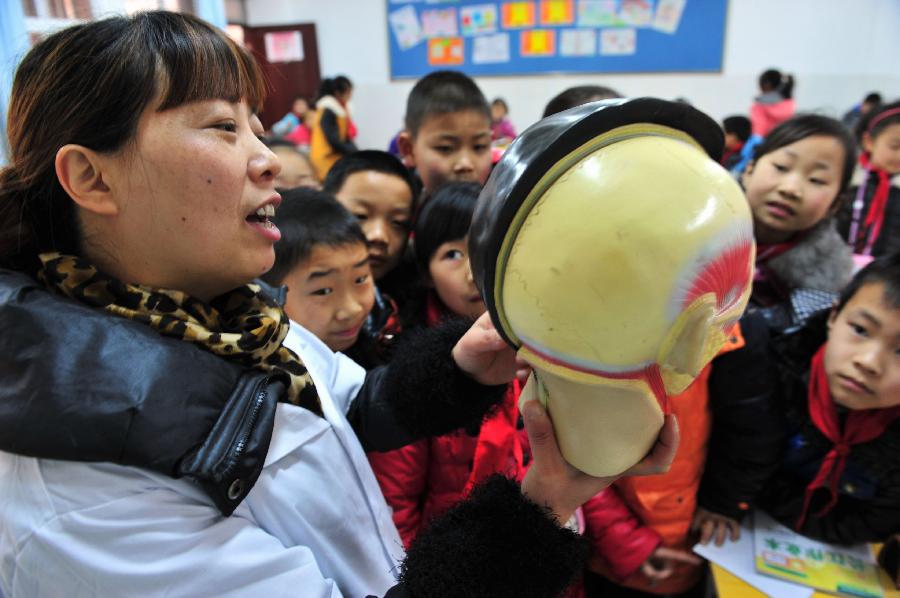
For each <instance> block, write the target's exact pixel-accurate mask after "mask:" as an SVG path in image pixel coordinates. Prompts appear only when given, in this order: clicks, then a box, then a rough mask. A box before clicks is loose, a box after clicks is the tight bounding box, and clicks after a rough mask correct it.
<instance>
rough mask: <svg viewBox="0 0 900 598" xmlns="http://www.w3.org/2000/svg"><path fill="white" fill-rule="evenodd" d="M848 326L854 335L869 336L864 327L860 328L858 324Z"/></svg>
mask: <svg viewBox="0 0 900 598" xmlns="http://www.w3.org/2000/svg"><path fill="white" fill-rule="evenodd" d="M849 325H850V328H851V329H852V330H853V333H854V334H857V335H859V336H868V335H869V332H868V331H867V330H866V328H865V326H860V325H859V324H854V323H853V322H850V323H849Z"/></svg>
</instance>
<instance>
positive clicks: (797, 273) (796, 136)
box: [741, 114, 855, 331]
mask: <svg viewBox="0 0 900 598" xmlns="http://www.w3.org/2000/svg"><path fill="white" fill-rule="evenodd" d="M854 160H855V152H854V144H853V139H852V138H851V136H850V134H849V133H848V132H847V129H846V128H845V127H844V126H843V125H842V124H841V123H840V122H838V121H836V120H834V119H832V118H828V117H825V116H819V115H812V114H810V115H803V116H797V117H795V118H792V119H791V120H788V121H786V122H784V123H782V124H781V125H779V126H777V127H775V129H773V130H772V131H771V132H770V133H769V135H768V136H767V137H766V138H765V140H764V141H763V142H762V143H761V144H760V145H758V146H757V148H756V151H755V153H754V159H753V161H752V162H750V164H748V166H747V168H746V170H745V171H744V174H743V176H742V179H741V182H742V183H743V186H744V191H745V193H746V195H747V201H748V202H749V203H750V210H751V212H752V213H753V234H754V236H755V238H756V243H757V254H756V278H755V280H754V283H753V295H752V297H751V300H750V302H751V308H750V309H751V310H759V311H760V312H761V313H762V314H763V315H764V316H765V317H766V319H767V320H768V322H769V325H770V326H771V327H772V328H773V329H774V330H779V331H784V330H787V329H790V328H794V327H797V326H800V325H801V324H802V323H803V320H804V319H805V318H806V317H808V316H809V315H810V314H812V313H814V312H816V311H819V310H821V309H824V308H826V307H828V306H830V305H831V303H832V302H833V301H834V298H835V297H836V295H837V292H838V291H840V289H841V288H843V287H844V286H845V285H846V284H847V282H849V280H850V276H851V275H852V273H853V259H852V256H851V254H850V250H849V248H848V247H847V245H846V243H844V241H843V240H842V239H841V237H840V235H838V233H837V231H836V230H835V226H834V220H833V218H831V216H833V215H834V213H835V212H836V211H837V210H838V209H839V208H840V206H841V198H842V194H843V193H844V191H845V190H846V189H847V185H848V183H849V182H850V175H851V173H852V172H853V162H854Z"/></svg>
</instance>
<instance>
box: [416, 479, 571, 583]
mask: <svg viewBox="0 0 900 598" xmlns="http://www.w3.org/2000/svg"><path fill="white" fill-rule="evenodd" d="M586 555H587V545H586V544H585V542H584V540H583V539H582V538H581V537H580V536H579V535H578V534H576V533H575V532H573V531H571V530H568V529H564V528H562V527H560V526H559V525H557V523H556V521H555V520H554V519H552V518H551V517H550V515H549V513H548V511H547V509H545V508H542V507H539V506H538V505H536V504H535V503H533V502H531V501H530V500H528V499H527V498H525V497H524V496H523V495H522V493H521V491H520V489H519V486H518V484H516V483H515V482H514V481H512V480H509V479H507V478H504V477H503V476H500V475H494V476H491V477H489V478H488V479H487V480H485V481H484V482H483V483H481V484H479V485H478V486H476V487H475V489H473V490H472V493H471V495H470V497H469V498H468V499H467V500H464V501H463V502H460V503H459V504H457V505H456V506H455V507H453V508H452V509H451V510H449V511H448V512H447V513H445V514H444V515H441V516H440V517H437V518H435V519H434V520H432V521H431V523H430V524H429V525H428V526H427V527H426V528H425V529H424V530H423V531H422V533H420V534H419V536H418V537H417V538H416V540H415V541H414V542H413V543H412V546H410V548H409V551H407V553H406V560H405V561H404V562H403V565H402V566H401V572H400V582H401V584H402V585H403V587H404V589H405V590H406V593H407V595H409V596H412V597H413V598H427V597H430V596H440V597H442V598H444V597H446V598H449V597H454V596H460V597H466V598H473V597H474V598H477V597H481V596H484V597H485V598H487V597H490V598H501V597H504V596H510V597H513V596H515V597H517V598H531V597H534V598H551V597H554V596H558V595H559V594H560V592H562V591H563V590H564V589H565V588H566V587H568V586H569V585H570V584H571V583H572V582H573V581H574V580H575V577H576V575H577V574H578V573H580V572H581V570H582V567H583V566H584V561H585V558H586Z"/></svg>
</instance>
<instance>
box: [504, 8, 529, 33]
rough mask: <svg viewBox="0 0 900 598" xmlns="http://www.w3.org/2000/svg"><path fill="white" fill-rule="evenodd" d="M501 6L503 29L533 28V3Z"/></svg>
mask: <svg viewBox="0 0 900 598" xmlns="http://www.w3.org/2000/svg"><path fill="white" fill-rule="evenodd" d="M502 6H503V7H502V9H501V12H502V15H503V28H504V29H525V28H527V27H534V25H535V14H534V2H504V3H503V5H502Z"/></svg>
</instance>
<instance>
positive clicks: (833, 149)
mask: <svg viewBox="0 0 900 598" xmlns="http://www.w3.org/2000/svg"><path fill="white" fill-rule="evenodd" d="M843 164H844V148H843V146H842V145H841V143H840V142H839V141H838V140H837V139H835V138H833V137H827V136H824V135H814V136H812V137H806V138H804V139H801V140H800V141H796V142H794V143H791V144H790V145H786V146H784V147H781V148H778V149H777V150H774V151H772V152H769V153H768V154H766V155H764V156H762V157H761V158H760V159H759V160H758V161H756V162H752V163H751V164H750V165H749V166H748V167H747V170H746V171H745V172H744V175H743V178H742V181H743V184H744V192H745V193H746V195H747V201H748V202H749V203H750V210H751V211H752V213H753V228H754V235H755V236H756V241H757V242H758V243H783V242H785V241H787V240H789V239H790V238H791V237H793V236H794V234H795V233H798V232H800V231H804V230H806V229H808V228H811V227H812V226H814V225H816V224H818V223H819V222H820V221H821V220H822V219H823V218H825V217H826V216H827V215H828V214H829V212H830V210H831V208H832V207H833V206H834V201H835V199H836V198H837V195H838V191H839V190H840V187H841V176H842V174H843Z"/></svg>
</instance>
